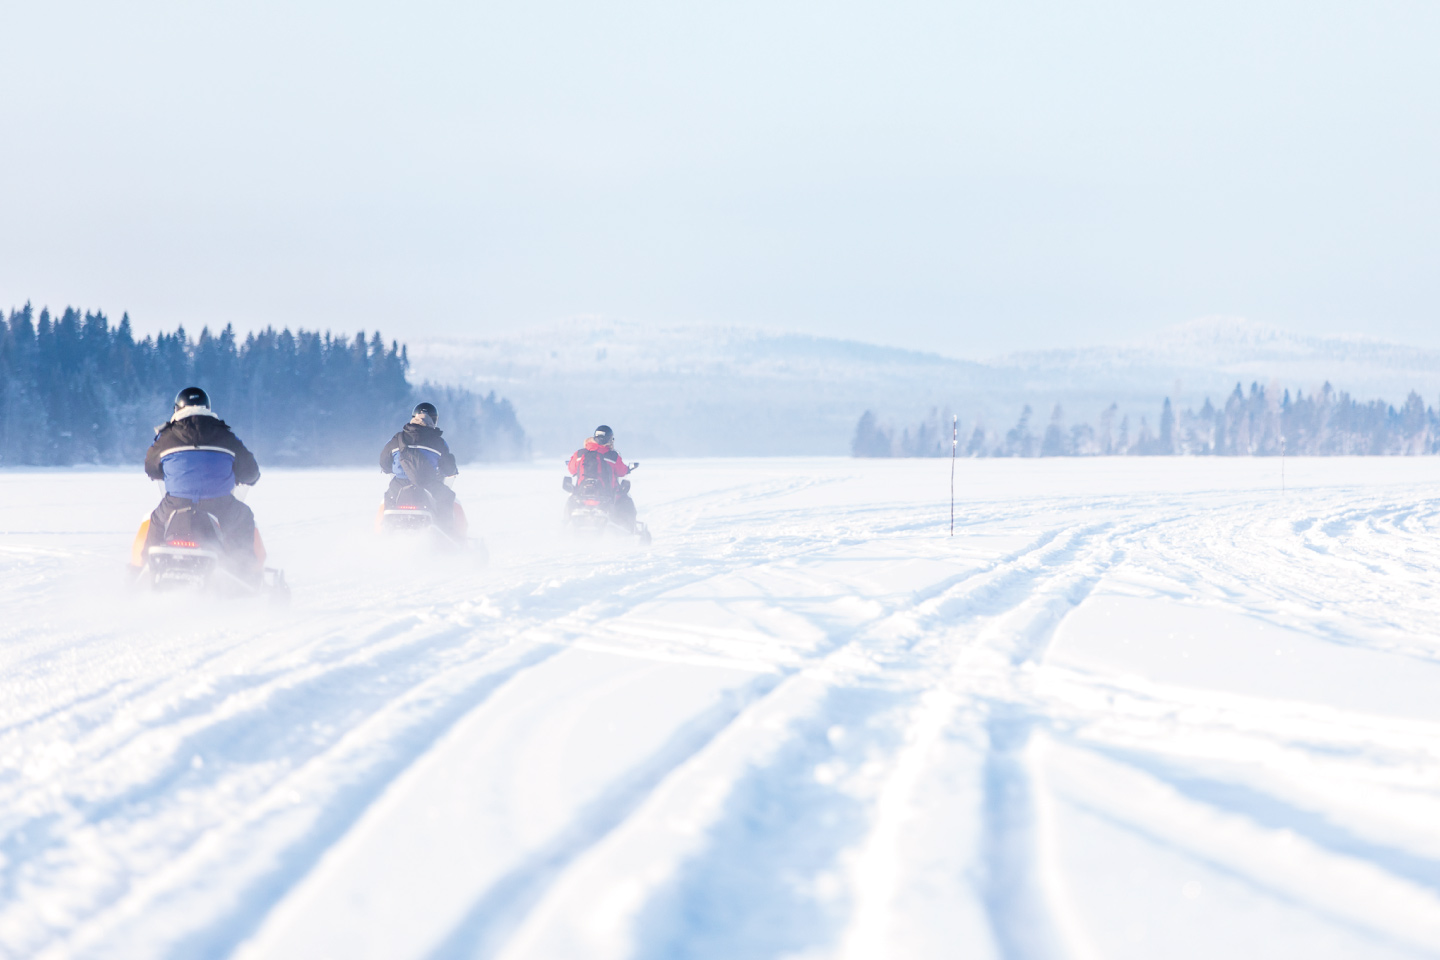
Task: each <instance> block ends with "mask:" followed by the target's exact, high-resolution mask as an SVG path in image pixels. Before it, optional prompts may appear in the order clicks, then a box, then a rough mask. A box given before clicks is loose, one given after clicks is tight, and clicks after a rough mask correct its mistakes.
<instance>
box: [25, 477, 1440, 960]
mask: <svg viewBox="0 0 1440 960" xmlns="http://www.w3.org/2000/svg"><path fill="white" fill-rule="evenodd" d="M557 466H558V465H556V464H541V465H524V466H514V467H497V468H485V469H473V470H469V471H467V472H466V473H465V475H464V476H463V477H462V481H461V487H460V492H461V495H462V497H463V498H464V499H465V501H466V502H467V504H468V505H469V509H470V513H471V516H472V518H473V519H474V521H475V526H476V527H477V528H479V529H480V531H481V532H483V533H484V535H485V537H486V539H487V540H488V542H489V546H490V550H491V554H492V562H491V564H490V565H489V566H488V567H485V568H478V567H476V566H475V565H474V564H471V563H468V562H466V561H464V560H457V559H453V558H445V559H429V558H426V557H423V556H417V555H415V554H414V553H413V552H410V551H408V550H406V549H405V548H404V547H403V545H395V544H393V543H381V542H377V541H376V540H375V538H374V537H373V536H372V535H371V534H370V533H369V530H368V525H369V523H370V520H371V514H372V511H373V509H374V505H375V501H376V498H377V497H378V495H379V491H380V489H381V487H382V480H383V478H382V477H381V476H380V475H379V474H378V473H372V472H360V471H356V472H345V471H332V472H319V471H316V472H282V471H272V472H270V473H268V474H267V475H266V476H265V477H264V478H263V479H262V481H261V484H260V486H259V487H258V488H257V489H256V491H255V493H254V495H253V496H252V497H251V504H252V506H254V507H255V509H256V511H257V514H258V515H259V518H260V521H261V525H262V529H263V531H264V533H265V535H266V537H267V541H268V544H269V547H270V550H271V554H272V557H273V560H274V561H275V562H276V563H278V564H280V565H282V566H284V567H285V568H286V569H287V571H288V573H289V578H290V581H291V583H292V585H293V587H294V591H295V599H294V603H293V605H292V606H290V607H289V608H288V609H271V608H267V607H263V606H259V605H255V604H247V603H241V602H229V603H219V604H202V603H200V602H198V601H195V600H193V599H187V598H181V597H174V596H171V597H130V596H127V595H126V594H125V593H124V591H123V590H122V589H121V588H120V585H119V581H118V571H117V568H118V566H119V565H120V563H121V562H122V561H123V557H124V554H125V552H126V550H127V548H128V543H129V537H130V535H131V532H132V531H133V529H134V525H135V523H136V522H138V520H139V519H140V517H141V515H142V514H143V513H144V512H145V511H146V510H148V508H149V506H150V505H151V501H152V500H153V498H154V490H153V488H152V487H151V486H150V485H149V484H148V483H146V482H145V481H144V479H143V478H142V477H139V476H138V475H137V473H136V472H127V473H104V472H47V473H0V494H3V495H0V531H3V534H0V564H3V573H4V577H3V579H0V611H3V614H4V615H3V617H0V955H3V956H5V957H16V958H18V957H27V958H28V957H86V958H89V957H94V958H102V957H103V958H128V957H171V958H192V957H222V956H231V955H234V956H237V957H242V958H247V960H250V958H307V960H313V958H321V957H336V958H368V957H374V958H386V960H396V958H409V957H414V958H452V957H453V958H459V957H506V958H571V957H574V958H587V960H589V958H596V960H599V958H609V957H640V958H672V957H714V958H732V960H733V958H738V957H745V958H751V957H771V956H777V957H778V956H803V957H843V958H869V957H876V958H909V957H957V956H965V957H977V958H984V957H1004V958H1058V957H1074V958H1085V957H1096V958H1100V957H1103V958H1124V957H1136V958H1156V957H1165V958H1182V957H1196V958H1214V957H1266V958H1271V957H1289V956H1303V957H1306V958H1325V957H1367V958H1368V957H1416V956H1440V830H1437V829H1436V824H1437V823H1440V627H1437V624H1440V591H1437V590H1436V586H1435V581H1436V572H1437V570H1440V462H1437V461H1436V460H1434V459H1378V458H1377V459H1370V460H1311V461H1295V460H1291V461H1289V463H1288V464H1287V465H1286V470H1287V474H1288V478H1287V484H1288V487H1289V489H1288V491H1287V492H1286V493H1285V494H1283V495H1282V493H1281V491H1280V489H1279V469H1280V464H1279V463H1278V462H1277V461H1274V460H1242V459H1227V460H1221V461H1210V460H1191V459H1182V458H1159V459H1154V460H1148V459H1135V458H1126V459H1119V458H1116V459H1106V460H1085V461H1068V460H1047V461H979V462H967V461H961V462H960V464H959V472H958V488H959V493H960V501H959V510H958V515H957V520H956V535H955V537H954V538H953V539H952V538H949V537H947V536H946V533H947V526H948V512H947V511H948V508H947V503H946V488H947V483H948V470H949V464H948V463H945V462H943V461H849V460H754V461H737V460H715V461H699V460H695V461H664V462H662V461H655V462H647V463H645V464H644V466H643V468H642V469H641V470H640V471H639V472H638V473H637V474H636V477H635V491H636V495H637V499H638V501H639V503H640V506H641V515H642V517H644V518H646V519H648V520H649V521H650V523H651V525H652V527H653V529H654V531H655V544H654V547H653V549H652V550H650V551H649V552H640V551H637V550H632V549H629V548H626V547H622V546H621V545H618V544H613V545H601V546H598V547H597V546H594V545H587V544H583V543H574V542H567V541H565V540H562V539H561V538H560V537H559V536H558V535H557V533H556V518H557V511H558V509H559V502H560V500H561V498H562V493H561V490H560V484H559V471H558V469H557Z"/></svg>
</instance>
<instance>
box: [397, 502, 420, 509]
mask: <svg viewBox="0 0 1440 960" xmlns="http://www.w3.org/2000/svg"><path fill="white" fill-rule="evenodd" d="M396 509H397V510H419V509H420V508H419V507H412V506H409V505H407V504H403V503H402V504H398V505H397V506H396Z"/></svg>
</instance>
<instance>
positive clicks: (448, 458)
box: [380, 423, 460, 487]
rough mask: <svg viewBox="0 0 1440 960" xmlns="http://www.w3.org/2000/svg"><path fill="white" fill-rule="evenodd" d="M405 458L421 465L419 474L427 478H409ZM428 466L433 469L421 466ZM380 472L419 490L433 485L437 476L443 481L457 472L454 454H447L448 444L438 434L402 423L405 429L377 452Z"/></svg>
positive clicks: (422, 426) (429, 428) (434, 431)
mask: <svg viewBox="0 0 1440 960" xmlns="http://www.w3.org/2000/svg"><path fill="white" fill-rule="evenodd" d="M407 457H410V458H414V462H415V463H417V464H419V465H420V469H421V472H425V473H429V474H430V475H429V476H420V477H412V476H410V475H409V473H408V471H406V469H405V466H404V460H405V459H406V458H407ZM427 463H428V464H429V465H430V468H432V469H430V470H426V469H425V466H424V464H427ZM380 469H381V470H383V471H385V472H386V473H392V474H394V475H395V476H397V477H400V478H402V479H405V480H409V481H410V482H412V483H417V484H419V485H420V486H422V487H423V486H428V485H430V484H431V483H433V482H435V478H436V477H437V476H438V477H439V478H440V479H442V480H443V479H444V478H445V477H453V476H455V475H456V474H457V473H459V472H460V470H459V468H458V467H457V466H456V464H455V455H454V454H453V453H451V452H450V445H449V444H448V443H446V442H445V438H444V437H443V436H441V435H440V431H439V430H438V429H436V428H435V427H427V426H424V425H422V424H418V423H407V424H405V427H404V429H402V430H401V431H400V432H399V433H397V434H395V436H393V437H391V438H390V442H389V443H387V444H385V447H384V449H382V450H381V451H380Z"/></svg>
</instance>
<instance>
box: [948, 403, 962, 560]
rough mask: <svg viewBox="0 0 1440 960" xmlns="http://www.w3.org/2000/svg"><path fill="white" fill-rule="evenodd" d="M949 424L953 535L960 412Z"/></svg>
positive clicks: (952, 532) (951, 530)
mask: <svg viewBox="0 0 1440 960" xmlns="http://www.w3.org/2000/svg"><path fill="white" fill-rule="evenodd" d="M954 416H955V419H954V420H953V421H952V422H951V424H950V536H952V537H953V536H955V448H956V447H958V446H959V445H960V414H958V413H957V414H955V415H954Z"/></svg>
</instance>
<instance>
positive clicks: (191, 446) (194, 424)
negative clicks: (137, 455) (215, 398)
mask: <svg viewBox="0 0 1440 960" xmlns="http://www.w3.org/2000/svg"><path fill="white" fill-rule="evenodd" d="M207 448H208V449H211V450H225V451H228V452H229V453H231V454H233V455H234V457H235V467H234V469H235V482H236V483H245V484H251V483H254V482H255V481H256V480H259V479H260V465H259V464H258V463H256V462H255V455H254V454H253V453H251V452H250V451H249V450H247V449H245V444H243V443H241V442H240V438H239V437H237V436H235V434H234V433H232V432H231V430H230V428H229V427H228V426H226V424H225V421H224V420H221V419H220V418H219V417H213V416H212V417H207V416H193V417H183V418H182V419H179V420H171V421H170V422H169V423H167V424H165V425H164V426H162V427H161V428H160V429H159V430H157V431H156V432H155V442H154V443H152V444H150V449H149V450H148V451H146V453H145V475H146V476H147V477H149V478H150V479H151V480H164V479H165V471H164V470H163V469H162V468H161V466H160V461H161V460H163V459H164V458H165V457H167V456H169V455H170V454H172V453H182V452H184V451H186V450H205V449H207Z"/></svg>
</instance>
